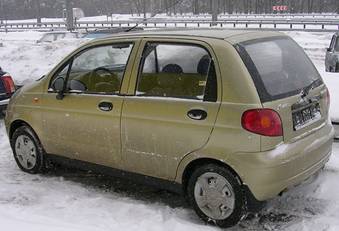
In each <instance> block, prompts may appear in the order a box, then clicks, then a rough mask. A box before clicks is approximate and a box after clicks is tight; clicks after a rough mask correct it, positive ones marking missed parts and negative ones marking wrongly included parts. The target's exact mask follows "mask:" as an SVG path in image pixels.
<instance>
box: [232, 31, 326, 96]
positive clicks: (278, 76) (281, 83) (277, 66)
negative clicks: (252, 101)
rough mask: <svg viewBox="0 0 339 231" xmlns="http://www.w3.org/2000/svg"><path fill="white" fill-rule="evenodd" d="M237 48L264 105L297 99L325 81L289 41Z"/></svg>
mask: <svg viewBox="0 0 339 231" xmlns="http://www.w3.org/2000/svg"><path fill="white" fill-rule="evenodd" d="M236 48H237V50H238V52H239V54H240V56H241V58H242V59H243V61H244V63H245V65H246V67H247V69H248V71H249V72H250V74H251V76H252V78H253V81H254V83H255V86H256V88H257V91H258V94H259V96H260V99H261V101H262V102H267V101H272V100H277V99H281V98H285V97H288V96H292V95H296V94H298V93H300V92H301V91H302V90H303V89H305V88H308V87H309V86H310V85H313V87H317V86H319V85H321V84H322V79H321V77H320V75H319V73H318V71H317V70H316V68H315V67H314V65H313V63H312V62H311V60H310V59H309V58H308V57H307V55H306V54H305V52H304V51H303V49H302V48H301V47H300V46H299V45H297V44H296V43H295V42H294V41H293V40H292V39H290V38H288V37H274V38H269V39H268V38H265V39H256V40H250V41H246V42H243V43H240V44H237V45H236Z"/></svg>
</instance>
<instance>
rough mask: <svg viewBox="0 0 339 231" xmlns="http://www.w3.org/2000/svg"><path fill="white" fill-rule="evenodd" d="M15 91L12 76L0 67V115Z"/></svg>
mask: <svg viewBox="0 0 339 231" xmlns="http://www.w3.org/2000/svg"><path fill="white" fill-rule="evenodd" d="M14 92H15V85H14V82H13V79H12V77H11V76H10V75H9V74H8V73H6V72H5V71H3V70H2V68H1V67H0V115H4V111H5V110H6V108H7V105H8V102H9V98H11V96H12V95H13V93H14Z"/></svg>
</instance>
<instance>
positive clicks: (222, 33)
mask: <svg viewBox="0 0 339 231" xmlns="http://www.w3.org/2000/svg"><path fill="white" fill-rule="evenodd" d="M153 36H154V37H181V38H187V37H194V38H212V39H222V40H227V41H229V42H231V43H238V42H243V41H247V40H252V39H256V38H264V37H273V36H286V35H284V34H282V33H280V32H272V31H249V30H225V29H165V30H164V29H159V30H158V29H155V30H144V31H131V32H127V33H119V34H116V35H111V36H108V37H105V38H100V39H98V40H109V39H112V38H121V37H124V38H126V37H153Z"/></svg>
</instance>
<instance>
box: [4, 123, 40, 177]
mask: <svg viewBox="0 0 339 231" xmlns="http://www.w3.org/2000/svg"><path fill="white" fill-rule="evenodd" d="M10 143H11V148H12V150H13V154H14V159H15V161H16V163H17V165H18V166H19V168H20V169H21V170H22V171H24V172H27V173H30V174H37V173H42V172H43V171H44V170H45V163H44V151H43V150H44V149H43V148H42V146H41V144H40V141H39V139H38V137H37V135H36V134H35V132H34V131H33V130H32V129H31V128H30V127H28V126H21V127H19V128H17V129H16V130H15V131H14V133H13V135H12V137H11V140H10Z"/></svg>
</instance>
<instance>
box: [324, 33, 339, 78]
mask: <svg viewBox="0 0 339 231" xmlns="http://www.w3.org/2000/svg"><path fill="white" fill-rule="evenodd" d="M325 66H326V71H328V72H339V32H337V33H335V34H334V35H333V37H332V40H331V44H330V47H329V48H327V52H326V59H325Z"/></svg>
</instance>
